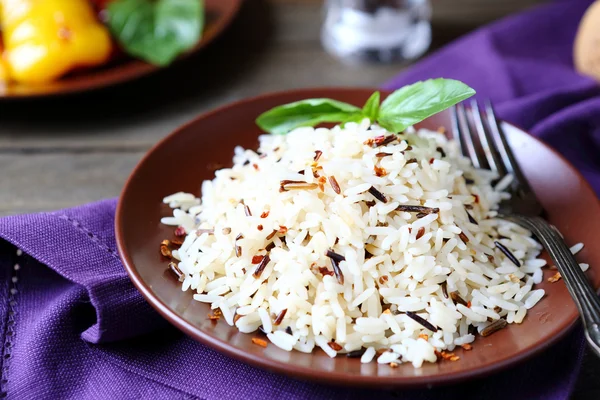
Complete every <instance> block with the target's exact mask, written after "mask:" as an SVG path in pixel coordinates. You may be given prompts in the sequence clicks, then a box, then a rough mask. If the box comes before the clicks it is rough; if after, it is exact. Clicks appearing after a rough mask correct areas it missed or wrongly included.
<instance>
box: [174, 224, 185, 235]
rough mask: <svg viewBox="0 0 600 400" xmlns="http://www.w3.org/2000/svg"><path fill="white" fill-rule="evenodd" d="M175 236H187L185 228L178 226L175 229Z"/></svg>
mask: <svg viewBox="0 0 600 400" xmlns="http://www.w3.org/2000/svg"><path fill="white" fill-rule="evenodd" d="M175 236H177V237H182V236H185V228H184V227H183V226H178V227H177V229H175Z"/></svg>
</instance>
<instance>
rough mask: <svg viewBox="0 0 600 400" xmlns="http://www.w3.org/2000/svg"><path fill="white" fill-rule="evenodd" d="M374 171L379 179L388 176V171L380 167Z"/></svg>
mask: <svg viewBox="0 0 600 400" xmlns="http://www.w3.org/2000/svg"><path fill="white" fill-rule="evenodd" d="M373 169H374V170H375V175H377V176H379V177H381V176H386V175H387V171H386V170H385V168H382V167H378V166H377V165H376V166H375V167H374V168H373Z"/></svg>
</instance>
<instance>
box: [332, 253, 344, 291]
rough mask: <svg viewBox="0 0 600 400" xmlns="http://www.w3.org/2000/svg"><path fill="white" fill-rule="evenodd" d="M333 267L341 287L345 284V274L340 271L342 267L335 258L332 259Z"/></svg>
mask: <svg viewBox="0 0 600 400" xmlns="http://www.w3.org/2000/svg"><path fill="white" fill-rule="evenodd" d="M331 265H332V266H333V273H334V274H335V277H336V279H337V281H338V283H339V284H340V285H343V284H344V274H342V270H341V269H340V265H339V263H338V261H337V260H336V259H334V258H332V259H331Z"/></svg>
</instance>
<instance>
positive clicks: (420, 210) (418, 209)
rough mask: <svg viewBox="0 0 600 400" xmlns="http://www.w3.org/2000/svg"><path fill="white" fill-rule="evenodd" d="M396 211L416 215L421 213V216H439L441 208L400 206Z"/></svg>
mask: <svg viewBox="0 0 600 400" xmlns="http://www.w3.org/2000/svg"><path fill="white" fill-rule="evenodd" d="M396 211H404V212H415V213H421V214H425V215H429V214H437V213H439V212H440V209H439V208H437V207H436V208H432V207H423V206H409V205H405V204H402V205H399V206H398V207H396Z"/></svg>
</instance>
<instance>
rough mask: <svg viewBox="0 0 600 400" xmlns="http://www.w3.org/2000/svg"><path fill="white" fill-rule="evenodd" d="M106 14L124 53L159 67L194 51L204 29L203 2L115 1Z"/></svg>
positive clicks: (188, 0)
mask: <svg viewBox="0 0 600 400" xmlns="http://www.w3.org/2000/svg"><path fill="white" fill-rule="evenodd" d="M106 10H107V15H108V26H109V28H110V30H111V32H112V34H113V36H115V37H116V38H117V40H118V41H119V43H120V44H121V46H122V47H123V48H124V50H125V51H126V52H127V53H128V54H130V55H132V56H134V57H138V58H141V59H143V60H145V61H147V62H149V63H152V64H155V65H159V66H164V65H167V64H169V63H171V62H172V61H173V60H174V59H175V58H176V57H177V56H178V55H179V54H181V53H183V52H185V51H187V50H189V49H191V48H192V47H194V46H195V45H196V44H197V43H198V41H199V40H200V37H201V34H202V28H203V25H204V2H203V1H202V0H156V1H149V0H115V1H112V2H110V3H108V6H107V9H106Z"/></svg>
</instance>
